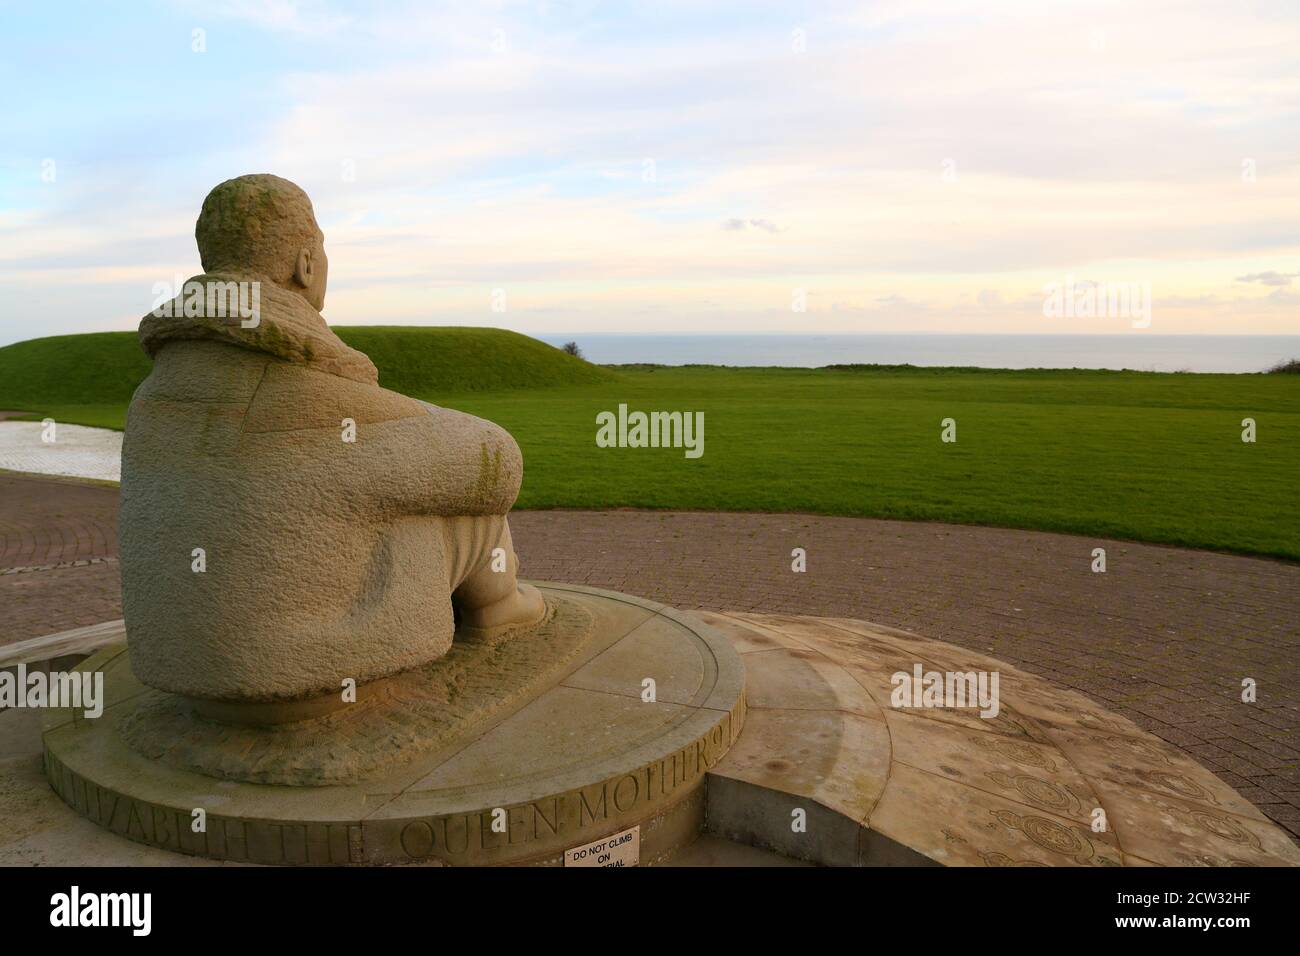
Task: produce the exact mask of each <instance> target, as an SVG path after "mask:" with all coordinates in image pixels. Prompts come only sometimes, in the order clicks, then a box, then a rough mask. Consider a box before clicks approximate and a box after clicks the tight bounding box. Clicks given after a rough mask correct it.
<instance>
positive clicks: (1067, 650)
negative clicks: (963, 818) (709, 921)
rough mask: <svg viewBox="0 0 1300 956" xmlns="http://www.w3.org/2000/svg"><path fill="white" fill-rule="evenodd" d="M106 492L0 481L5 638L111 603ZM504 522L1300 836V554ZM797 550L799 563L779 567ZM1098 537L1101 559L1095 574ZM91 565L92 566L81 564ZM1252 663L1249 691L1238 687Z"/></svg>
mask: <svg viewBox="0 0 1300 956" xmlns="http://www.w3.org/2000/svg"><path fill="white" fill-rule="evenodd" d="M116 498H117V491H116V489H114V488H109V487H93V486H85V485H78V484H75V483H73V482H69V481H58V480H53V479H38V478H27V477H15V476H0V534H3V538H2V539H0V555H2V559H0V622H2V623H0V628H2V629H0V643H7V642H11V641H16V640H21V639H24V638H27V637H34V636H38V635H40V634H44V633H49V632H53V631H59V630H65V629H68V628H72V627H77V626H81V625H84V624H93V623H96V622H98V621H102V620H107V619H110V618H115V617H120V616H121V603H120V597H119V594H118V587H119V585H118V568H117V564H116V560H115V559H116V553H117V551H116V536H115V529H116ZM511 526H512V528H513V529H514V535H515V543H516V547H517V549H518V551H519V555H520V560H521V562H522V565H523V567H524V569H525V571H526V573H527V574H528V576H529V577H533V578H538V579H545V580H555V581H567V582H573V583H580V584H592V585H596V586H599V587H607V588H613V589H616V590H621V591H627V592H629V593H631V594H636V595H640V596H642V597H648V598H652V599H655V600H661V601H665V602H668V603H672V604H676V605H678V606H680V607H686V608H706V609H714V610H723V609H729V610H735V611H758V612H788V613H797V614H816V615H824V616H831V617H852V618H860V619H865V620H868V621H873V622H876V623H878V624H884V625H889V626H893V627H899V628H904V629H906V630H911V631H916V632H918V633H920V634H923V635H925V636H927V637H932V638H935V639H938V640H942V641H948V642H950V643H953V644H957V645H959V646H961V647H965V648H969V649H971V650H975V651H979V652H982V653H986V654H989V655H990V656H993V657H996V658H999V659H1001V660H1004V661H1006V662H1007V663H1009V664H1014V665H1016V666H1019V667H1021V668H1023V669H1024V670H1027V671H1029V672H1031V673H1034V674H1038V675H1040V676H1043V677H1046V678H1048V679H1049V680H1051V681H1053V682H1055V683H1056V684H1058V685H1060V686H1062V687H1067V688H1071V689H1074V690H1078V691H1081V692H1083V693H1084V694H1087V695H1088V696H1089V697H1092V698H1093V699H1095V700H1097V701H1099V702H1101V703H1102V704H1104V705H1106V706H1107V707H1109V708H1110V709H1112V710H1114V711H1115V712H1117V713H1119V714H1121V715H1122V716H1125V717H1127V718H1129V719H1131V720H1132V721H1133V722H1134V723H1136V724H1137V725H1138V726H1140V727H1142V728H1143V729H1144V730H1147V731H1150V732H1151V733H1154V734H1155V735H1156V736H1158V737H1161V738H1163V739H1164V740H1166V741H1168V742H1170V743H1172V744H1174V745H1176V746H1178V747H1180V748H1181V749H1182V750H1183V751H1185V752H1187V753H1189V754H1191V755H1192V756H1194V757H1195V758H1196V759H1197V760H1198V761H1199V762H1200V763H1202V764H1203V765H1205V766H1206V767H1208V768H1209V769H1211V770H1213V771H1214V772H1215V773H1217V774H1218V776H1219V777H1220V778H1221V779H1222V780H1224V781H1225V782H1227V783H1228V784H1230V785H1231V786H1233V787H1234V788H1236V789H1237V790H1238V791H1239V792H1240V793H1241V794H1242V795H1243V796H1245V797H1246V798H1247V799H1248V800H1250V801H1251V802H1252V803H1254V804H1255V805H1256V806H1258V807H1259V808H1260V809H1261V810H1262V811H1263V812H1264V813H1265V814H1266V815H1267V816H1268V817H1269V818H1270V819H1272V820H1274V821H1275V822H1277V823H1278V824H1280V825H1281V826H1282V827H1284V828H1285V829H1287V830H1288V831H1290V832H1291V833H1292V834H1293V835H1295V836H1297V837H1300V680H1298V678H1300V601H1298V600H1297V595H1300V566H1297V565H1291V564H1284V563H1281V562H1274V561H1265V560H1257V559H1252V558H1241V557H1234V556H1231V555H1221V554H1214V553H1210V552H1204V551H1184V550H1178V549H1173V548H1163V547H1157V546H1153V545H1142V544H1133V543H1131V542H1119V541H1107V540H1104V539H1092V538H1082V537H1073V536H1069V535H1057V534H1044V533H1038V532H1025V531H1008V530H1001V529H995V528H975V527H963V526H953V525H939V524H925V523H911V522H894V521H872V520H865V519H857V518H828V517H816V516H808V515H761V514H715V513H674V512H642V511H612V512H581V511H541V512H518V513H516V514H514V515H512V516H511ZM796 547H801V548H804V549H806V550H807V572H806V573H802V574H798V573H794V572H792V571H791V568H790V565H791V557H790V552H791V549H793V548H796ZM1096 547H1103V548H1105V549H1106V563H1107V570H1106V573H1104V574H1095V573H1093V572H1092V571H1091V564H1092V560H1093V559H1092V553H1091V552H1092V550H1093V548H1096ZM86 560H95V561H99V562H100V563H95V564H86V565H82V566H76V564H75V562H77V561H86ZM48 565H57V567H55V568H52V569H50V570H19V571H18V572H17V573H11V570H12V569H13V568H15V567H17V568H20V569H31V568H34V567H41V566H48ZM69 565H71V566H69ZM1247 678H1249V679H1251V680H1253V681H1254V682H1255V685H1256V688H1257V694H1258V699H1257V701H1256V702H1255V703H1243V702H1242V700H1241V693H1242V681H1243V680H1244V679H1247Z"/></svg>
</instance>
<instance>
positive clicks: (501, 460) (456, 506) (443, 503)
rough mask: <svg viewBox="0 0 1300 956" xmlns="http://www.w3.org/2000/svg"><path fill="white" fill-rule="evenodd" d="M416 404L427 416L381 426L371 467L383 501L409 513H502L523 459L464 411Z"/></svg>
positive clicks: (491, 427)
mask: <svg viewBox="0 0 1300 956" xmlns="http://www.w3.org/2000/svg"><path fill="white" fill-rule="evenodd" d="M419 404H420V405H421V406H423V409H424V411H425V412H426V413H427V414H425V415H414V416H411V417H409V418H402V419H398V420H396V421H391V422H388V423H386V425H385V428H384V432H385V434H384V438H383V442H382V448H381V449H380V454H381V455H383V456H384V458H383V460H382V461H379V462H377V463H376V464H377V466H378V474H379V476H380V484H381V485H382V487H383V489H384V494H383V497H385V498H388V499H389V500H390V501H391V502H392V503H394V504H396V505H397V506H398V508H399V510H402V511H406V512H408V513H414V514H440V515H499V514H505V513H506V512H508V511H509V510H510V506H511V505H513V504H514V502H515V498H516V497H518V495H519V486H520V483H521V481H522V480H523V455H522V454H520V451H519V446H518V445H517V444H515V440H514V438H512V437H511V436H510V433H509V432H507V431H506V430H505V429H504V428H502V427H500V426H499V425H495V424H493V423H492V422H489V421H486V420H484V419H482V418H476V417H475V416H473V415H467V414H465V413H464V412H458V411H454V410H452V409H450V408H440V407H438V406H437V405H430V404H429V403H428V402H420V403H419ZM363 428H364V426H363Z"/></svg>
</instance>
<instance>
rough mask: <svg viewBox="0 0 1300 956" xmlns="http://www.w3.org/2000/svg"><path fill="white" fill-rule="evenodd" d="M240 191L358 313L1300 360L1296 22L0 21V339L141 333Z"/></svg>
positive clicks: (429, 9)
mask: <svg viewBox="0 0 1300 956" xmlns="http://www.w3.org/2000/svg"><path fill="white" fill-rule="evenodd" d="M251 172H272V173H276V174H278V175H281V176H284V177H286V178H288V179H291V180H293V181H294V182H296V183H298V184H299V185H301V186H302V187H303V188H304V189H306V190H307V192H308V193H309V194H310V195H311V197H312V201H313V203H314V206H315V209H316V215H317V219H318V220H319V222H320V224H321V226H322V228H323V230H324V232H325V237H326V238H325V247H326V251H327V253H328V255H329V257H330V270H329V292H328V297H327V300H326V304H325V309H324V315H325V317H326V319H327V320H328V321H330V322H331V323H333V324H413V325H490V326H497V327H502V328H510V329H515V330H517V331H521V332H526V333H531V334H541V333H548V332H550V333H554V332H559V331H563V332H575V333H581V332H589V333H596V332H601V333H611V332H614V333H616V332H627V333H664V334H684V333H700V332H708V333H728V332H735V333H755V332H816V333H819V334H826V333H837V332H841V333H870V332H937V333H942V332H949V333H972V332H990V333H994V332H1002V333H1093V332H1096V333H1116V332H1126V333H1128V332H1131V333H1132V334H1141V335H1158V334H1173V333H1214V334H1238V333H1240V334H1279V333H1300V4H1298V3H1296V2H1295V0H1282V2H1251V0H1242V2H1233V3H1231V4H1225V3H1222V2H1212V3H1197V2H1190V0H1184V2H1164V0H1142V2H1133V0H1123V2H1114V3H1111V2H1086V3H1085V2H1077V3H1076V2H1069V0H1060V2H1045V0H1033V2H997V0H978V2H965V0H948V2H931V0H920V2H904V0H886V2H879V3H870V2H868V3H815V2H806V3H800V2H794V3H764V2H761V0H748V2H740V3H717V4H714V3H707V2H676V0H656V2H653V3H641V4H629V3H595V2H571V3H565V2H532V3H493V2H490V0H485V2H475V3H464V4H439V3H410V4H407V3H397V2H392V3H374V4H360V3H356V4H353V3H342V2H338V3H335V2H328V0H321V2H308V0H303V2H292V0H271V2H266V3H255V2H251V0H230V2H217V3H192V2H134V3H114V2H102V3H84V4H54V3H32V2H22V3H8V2H2V0H0V344H5V343H8V342H13V341H18V340H22V339H27V338H34V337H37V336H42V335H53V334H62V333H70V332H90V331H105V330H112V329H131V328H134V327H135V325H136V324H137V323H138V322H139V319H140V317H141V316H142V315H143V314H144V313H145V312H147V311H148V310H149V309H150V308H151V307H152V305H153V302H154V300H155V298H156V295H155V292H154V289H155V286H156V284H158V283H160V282H174V281H175V279H176V277H181V278H184V277H188V276H190V275H193V274H195V273H198V272H199V271H200V266H199V260H198V252H197V249H196V248H195V244H194V221H195V219H196V217H197V215H198V211H199V208H200V206H201V204H202V201H203V197H204V196H205V195H206V193H207V192H208V190H209V189H211V188H212V187H213V186H214V185H216V184H217V183H219V182H221V181H223V180H225V179H228V178H231V177H233V176H237V175H241V174H244V173H251ZM1098 286H1100V287H1102V288H1110V289H1112V290H1113V289H1116V288H1124V289H1131V290H1135V291H1136V290H1145V291H1146V292H1147V293H1148V294H1149V295H1150V302H1151V309H1150V315H1149V317H1148V318H1149V321H1148V322H1146V323H1141V322H1135V321H1131V319H1130V317H1129V316H1127V315H1114V314H1113V315H1108V316H1093V315H1087V314H1067V315H1061V314H1060V312H1059V310H1056V311H1055V312H1054V313H1053V314H1047V313H1049V312H1052V311H1053V310H1050V309H1045V302H1046V301H1047V299H1048V298H1049V294H1050V291H1051V290H1052V289H1057V290H1060V289H1067V288H1068V289H1070V290H1076V289H1077V290H1083V289H1086V288H1089V287H1092V288H1096V287H1098ZM1058 302H1059V298H1058Z"/></svg>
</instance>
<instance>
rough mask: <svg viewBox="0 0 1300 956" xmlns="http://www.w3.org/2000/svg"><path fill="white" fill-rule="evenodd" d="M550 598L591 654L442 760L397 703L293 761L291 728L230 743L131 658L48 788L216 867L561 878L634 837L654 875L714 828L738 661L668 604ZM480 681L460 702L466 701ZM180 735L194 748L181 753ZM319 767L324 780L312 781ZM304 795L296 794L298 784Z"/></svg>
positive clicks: (136, 834) (57, 715)
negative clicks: (440, 867) (505, 870)
mask: <svg viewBox="0 0 1300 956" xmlns="http://www.w3.org/2000/svg"><path fill="white" fill-rule="evenodd" d="M541 588H542V591H543V593H544V594H545V596H546V598H547V601H548V603H549V604H551V605H553V606H554V607H555V608H556V617H555V620H556V621H559V622H560V623H562V624H565V625H566V626H568V625H572V626H573V627H578V626H579V625H581V630H582V631H583V634H584V639H583V640H582V641H578V642H574V645H573V646H570V645H565V647H567V648H569V650H570V651H571V653H570V655H569V656H568V657H567V658H565V659H563V660H562V663H560V664H559V665H558V666H556V665H555V661H554V660H551V661H550V670H549V671H548V672H547V673H546V675H545V678H544V679H542V680H540V681H537V680H535V681H533V682H532V683H529V682H527V681H523V682H521V683H520V684H519V686H520V687H521V688H522V689H521V690H520V691H519V692H518V693H516V694H515V695H513V696H512V697H510V698H509V699H508V700H506V701H505V702H504V703H502V702H501V701H500V700H498V701H497V702H496V703H495V704H493V705H492V706H489V707H486V708H480V709H477V710H475V709H473V708H470V709H469V711H467V712H469V713H471V714H472V719H470V720H469V721H468V722H462V723H461V724H459V725H458V726H456V727H455V728H454V732H449V733H443V734H441V735H440V736H439V735H435V736H437V742H436V745H433V746H416V745H413V744H412V743H411V741H413V740H417V741H418V739H419V738H420V736H421V733H422V731H424V730H427V729H428V728H429V727H430V726H431V725H434V724H436V723H437V712H436V709H435V710H429V708H427V707H426V708H421V707H420V706H408V705H409V703H410V701H409V698H404V696H403V695H401V694H393V695H389V694H385V695H381V696H380V697H377V698H375V699H374V700H373V702H372V704H371V707H380V708H384V711H383V716H382V719H378V718H376V717H375V715H374V714H372V713H370V712H369V711H367V712H366V713H365V714H359V715H358V716H362V717H364V719H363V720H361V721H358V722H356V723H352V722H350V721H349V720H348V719H347V718H346V717H341V716H339V715H331V716H328V717H324V718H320V719H319V720H317V721H306V722H303V723H304V724H307V725H311V727H309V728H307V729H305V730H304V728H303V727H298V728H296V729H294V730H292V731H291V733H293V734H298V735H303V734H305V736H303V740H304V741H306V742H308V743H309V744H310V747H311V748H312V750H311V752H310V754H309V755H308V756H307V757H306V758H300V759H298V760H296V761H295V760H294V759H293V756H292V751H293V748H288V749H286V748H285V747H283V746H279V744H280V743H283V739H280V740H278V741H277V739H276V738H275V736H274V735H277V734H280V735H282V734H284V732H285V731H284V730H283V729H280V728H263V729H260V730H259V729H254V728H226V729H225V730H220V731H218V730H216V729H214V725H211V724H208V723H206V722H204V721H202V719H201V718H197V717H195V716H194V715H193V714H192V713H191V712H190V711H189V709H188V708H186V707H183V706H181V703H182V702H180V701H179V700H177V699H174V698H169V695H165V694H160V693H159V692H157V691H154V690H152V689H150V688H147V687H145V686H143V685H141V684H140V683H139V682H138V681H137V680H136V679H135V676H134V674H132V673H131V669H130V663H129V658H128V655H127V653H126V647H125V645H116V646H114V647H110V648H107V649H105V650H104V651H101V652H100V653H99V654H97V655H95V656H94V657H93V658H91V659H90V660H88V661H86V662H85V664H83V665H82V667H81V668H80V669H82V670H90V671H102V672H103V674H104V681H105V697H106V704H105V708H104V712H103V715H102V716H101V717H99V718H98V719H86V718H85V717H84V716H83V715H82V714H81V712H79V711H76V712H74V711H68V710H59V711H54V712H52V713H51V715H50V719H48V720H47V722H46V726H45V730H44V733H43V746H44V751H45V765H46V773H47V775H48V777H49V780H50V783H51V785H52V787H53V788H54V790H55V792H56V793H57V794H58V795H59V796H60V797H61V798H62V799H63V800H64V802H66V803H67V804H68V805H69V806H71V807H72V808H73V809H75V810H77V811H78V812H79V813H81V814H83V815H84V816H86V817H89V818H90V819H91V820H93V821H95V822H97V823H99V824H100V825H101V826H104V827H106V828H108V829H109V830H112V831H113V832H116V833H118V834H120V835H122V836H125V837H128V838H130V839H132V840H136V841H138V842H141V843H146V844H150V845H152V846H158V847H162V848H164V849H168V850H174V851H177V852H181V853H188V854H194V855H197V856H204V857H210V858H213V859H220V860H235V861H245V862H254V863H271V864H346V863H411V862H442V863H446V864H456V865H463V864H468V865H487V864H497V863H527V862H533V863H543V864H545V863H553V864H556V863H561V862H563V860H564V851H565V850H566V849H570V848H575V847H581V846H584V845H586V844H588V843H591V842H594V841H598V840H600V839H601V838H604V837H608V836H611V835H613V834H616V833H620V832H621V831H624V830H628V829H630V828H632V827H637V828H639V829H638V832H637V836H636V838H635V839H636V845H637V846H638V847H639V852H638V853H637V856H636V859H634V860H632V861H631V862H641V863H649V862H654V861H655V860H657V859H660V858H663V857H665V856H666V855H668V854H669V853H671V852H672V851H673V850H675V849H677V848H678V847H680V846H683V845H685V844H688V843H689V842H690V841H692V840H693V839H694V838H695V837H696V835H697V834H698V833H699V831H700V828H701V827H702V825H703V816H704V801H703V792H702V784H703V781H704V774H705V773H706V771H708V770H709V769H710V768H712V767H713V766H714V765H715V764H716V763H717V762H718V760H719V759H720V758H721V757H722V755H723V754H724V753H726V751H727V750H728V749H729V748H730V747H731V745H732V744H733V743H734V742H735V740H736V738H737V736H738V735H739V733H740V729H741V726H742V724H743V721H744V716H745V693H744V669H743V667H742V665H741V663H740V657H739V655H738V654H737V653H736V652H735V650H733V648H732V647H731V644H730V643H729V642H728V641H727V640H726V639H725V638H723V637H722V636H721V635H720V634H719V633H718V632H717V631H715V630H713V629H712V628H711V627H709V626H708V625H706V624H704V623H703V622H701V621H699V620H698V619H696V618H694V617H691V616H689V615H685V614H682V613H680V612H677V611H674V610H672V609H670V608H667V607H665V606H663V605H660V604H655V603H652V602H649V601H643V600H640V599H637V598H633V597H629V596H627V595H623V594H616V593H614V592H610V591H600V590H597V589H594V588H584V587H579V586H572V585H549V586H548V585H541ZM554 636H555V635H552V637H554ZM469 672H470V673H471V674H473V673H477V672H478V669H477V667H471V668H469ZM457 673H460V671H457ZM429 680H430V678H429V675H427V674H426V675H423V676H421V677H419V681H423V684H421V686H424V687H428V686H430V683H429ZM419 681H417V683H418V682H419ZM435 683H436V681H435ZM472 684H473V682H472V681H471V682H470V684H469V685H457V687H458V689H457V690H456V692H455V693H453V694H451V695H446V694H444V695H443V696H444V697H448V699H449V700H455V699H460V695H461V694H462V693H464V688H465V687H469V688H470V689H471V690H472ZM437 686H438V687H441V688H442V691H445V690H446V687H447V685H445V684H437ZM408 690H409V688H408ZM442 691H439V693H442ZM435 696H436V695H435ZM173 705H175V706H173ZM426 711H427V712H426ZM404 724H405V725H409V726H407V727H406V728H405V730H404V729H403V725H404ZM182 725H184V726H182ZM168 728H174V729H176V730H177V731H178V733H180V732H184V733H185V734H186V736H184V737H178V738H175V739H173V740H171V741H168V740H167V733H166V732H165V731H166V730H167V729H168ZM186 728H188V730H187V729H186ZM323 729H327V730H328V731H329V732H328V733H323V732H320V731H322V730H323ZM228 733H233V734H235V735H236V736H238V737H239V740H237V741H234V742H233V743H232V742H231V739H230V738H229V736H228ZM358 734H360V735H362V736H361V737H357V735H358ZM366 734H370V735H372V736H371V737H366V736H365V735H366ZM264 735H267V736H264ZM376 735H377V736H376ZM124 737H129V738H130V741H131V742H130V743H129V744H128V742H127V740H126V739H124ZM331 737H336V740H335V746H333V747H331ZM245 738H247V739H245ZM394 740H396V741H398V742H399V744H404V746H405V749H404V750H402V752H401V759H400V760H394V761H392V762H391V764H390V763H386V762H385V761H382V760H380V761H377V760H370V761H368V762H367V761H363V762H364V763H365V764H366V766H365V768H364V772H358V773H357V774H356V775H355V776H354V777H353V779H350V780H349V779H344V778H345V777H346V776H347V775H348V768H349V767H354V768H355V767H356V766H357V765H356V760H357V755H358V754H363V755H364V754H366V753H368V752H371V750H372V744H373V743H374V742H375V741H379V742H381V743H384V742H386V743H391V742H392V741H394ZM268 741H270V743H269V744H268V743H267V742H268ZM242 745H248V747H249V749H247V750H245V751H244V753H245V760H246V763H245V764H243V765H242V767H241V766H240V765H239V763H238V761H237V760H236V759H235V757H236V756H237V751H238V749H239V746H242ZM259 748H260V749H259ZM399 749H401V748H400V747H399ZM412 753H414V755H413V756H412ZM145 754H148V755H149V756H145ZM217 757H219V758H220V759H219V760H218V761H216V762H215V763H214V760H215V759H216V758H217ZM232 761H234V762H232ZM313 767H314V768H323V769H321V771H320V773H318V774H316V775H315V776H313V773H312V768H313ZM196 768H197V769H196ZM198 770H202V772H198ZM251 780H258V781H261V782H250V781H251ZM290 780H291V781H292V782H294V783H297V784H299V785H295V786H286V785H283V783H284V782H285V781H290ZM267 781H274V783H271V782H267ZM277 784H278V785H277ZM302 784H308V785H302ZM200 821H201V822H202V827H201V828H199V822H200ZM196 828H198V830H199V832H196ZM629 842H631V841H629Z"/></svg>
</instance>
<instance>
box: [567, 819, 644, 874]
mask: <svg viewBox="0 0 1300 956" xmlns="http://www.w3.org/2000/svg"><path fill="white" fill-rule="evenodd" d="M640 862H641V827H640V826H635V827H633V828H632V829H630V830H624V831H623V832H622V833H615V834H614V835H613V836H607V837H605V838H604V839H601V840H596V841H595V842H594V843H584V844H583V845H582V846H575V847H574V848H573V849H571V850H565V851H564V865H565V866H636V865H637V864H638V863H640Z"/></svg>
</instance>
